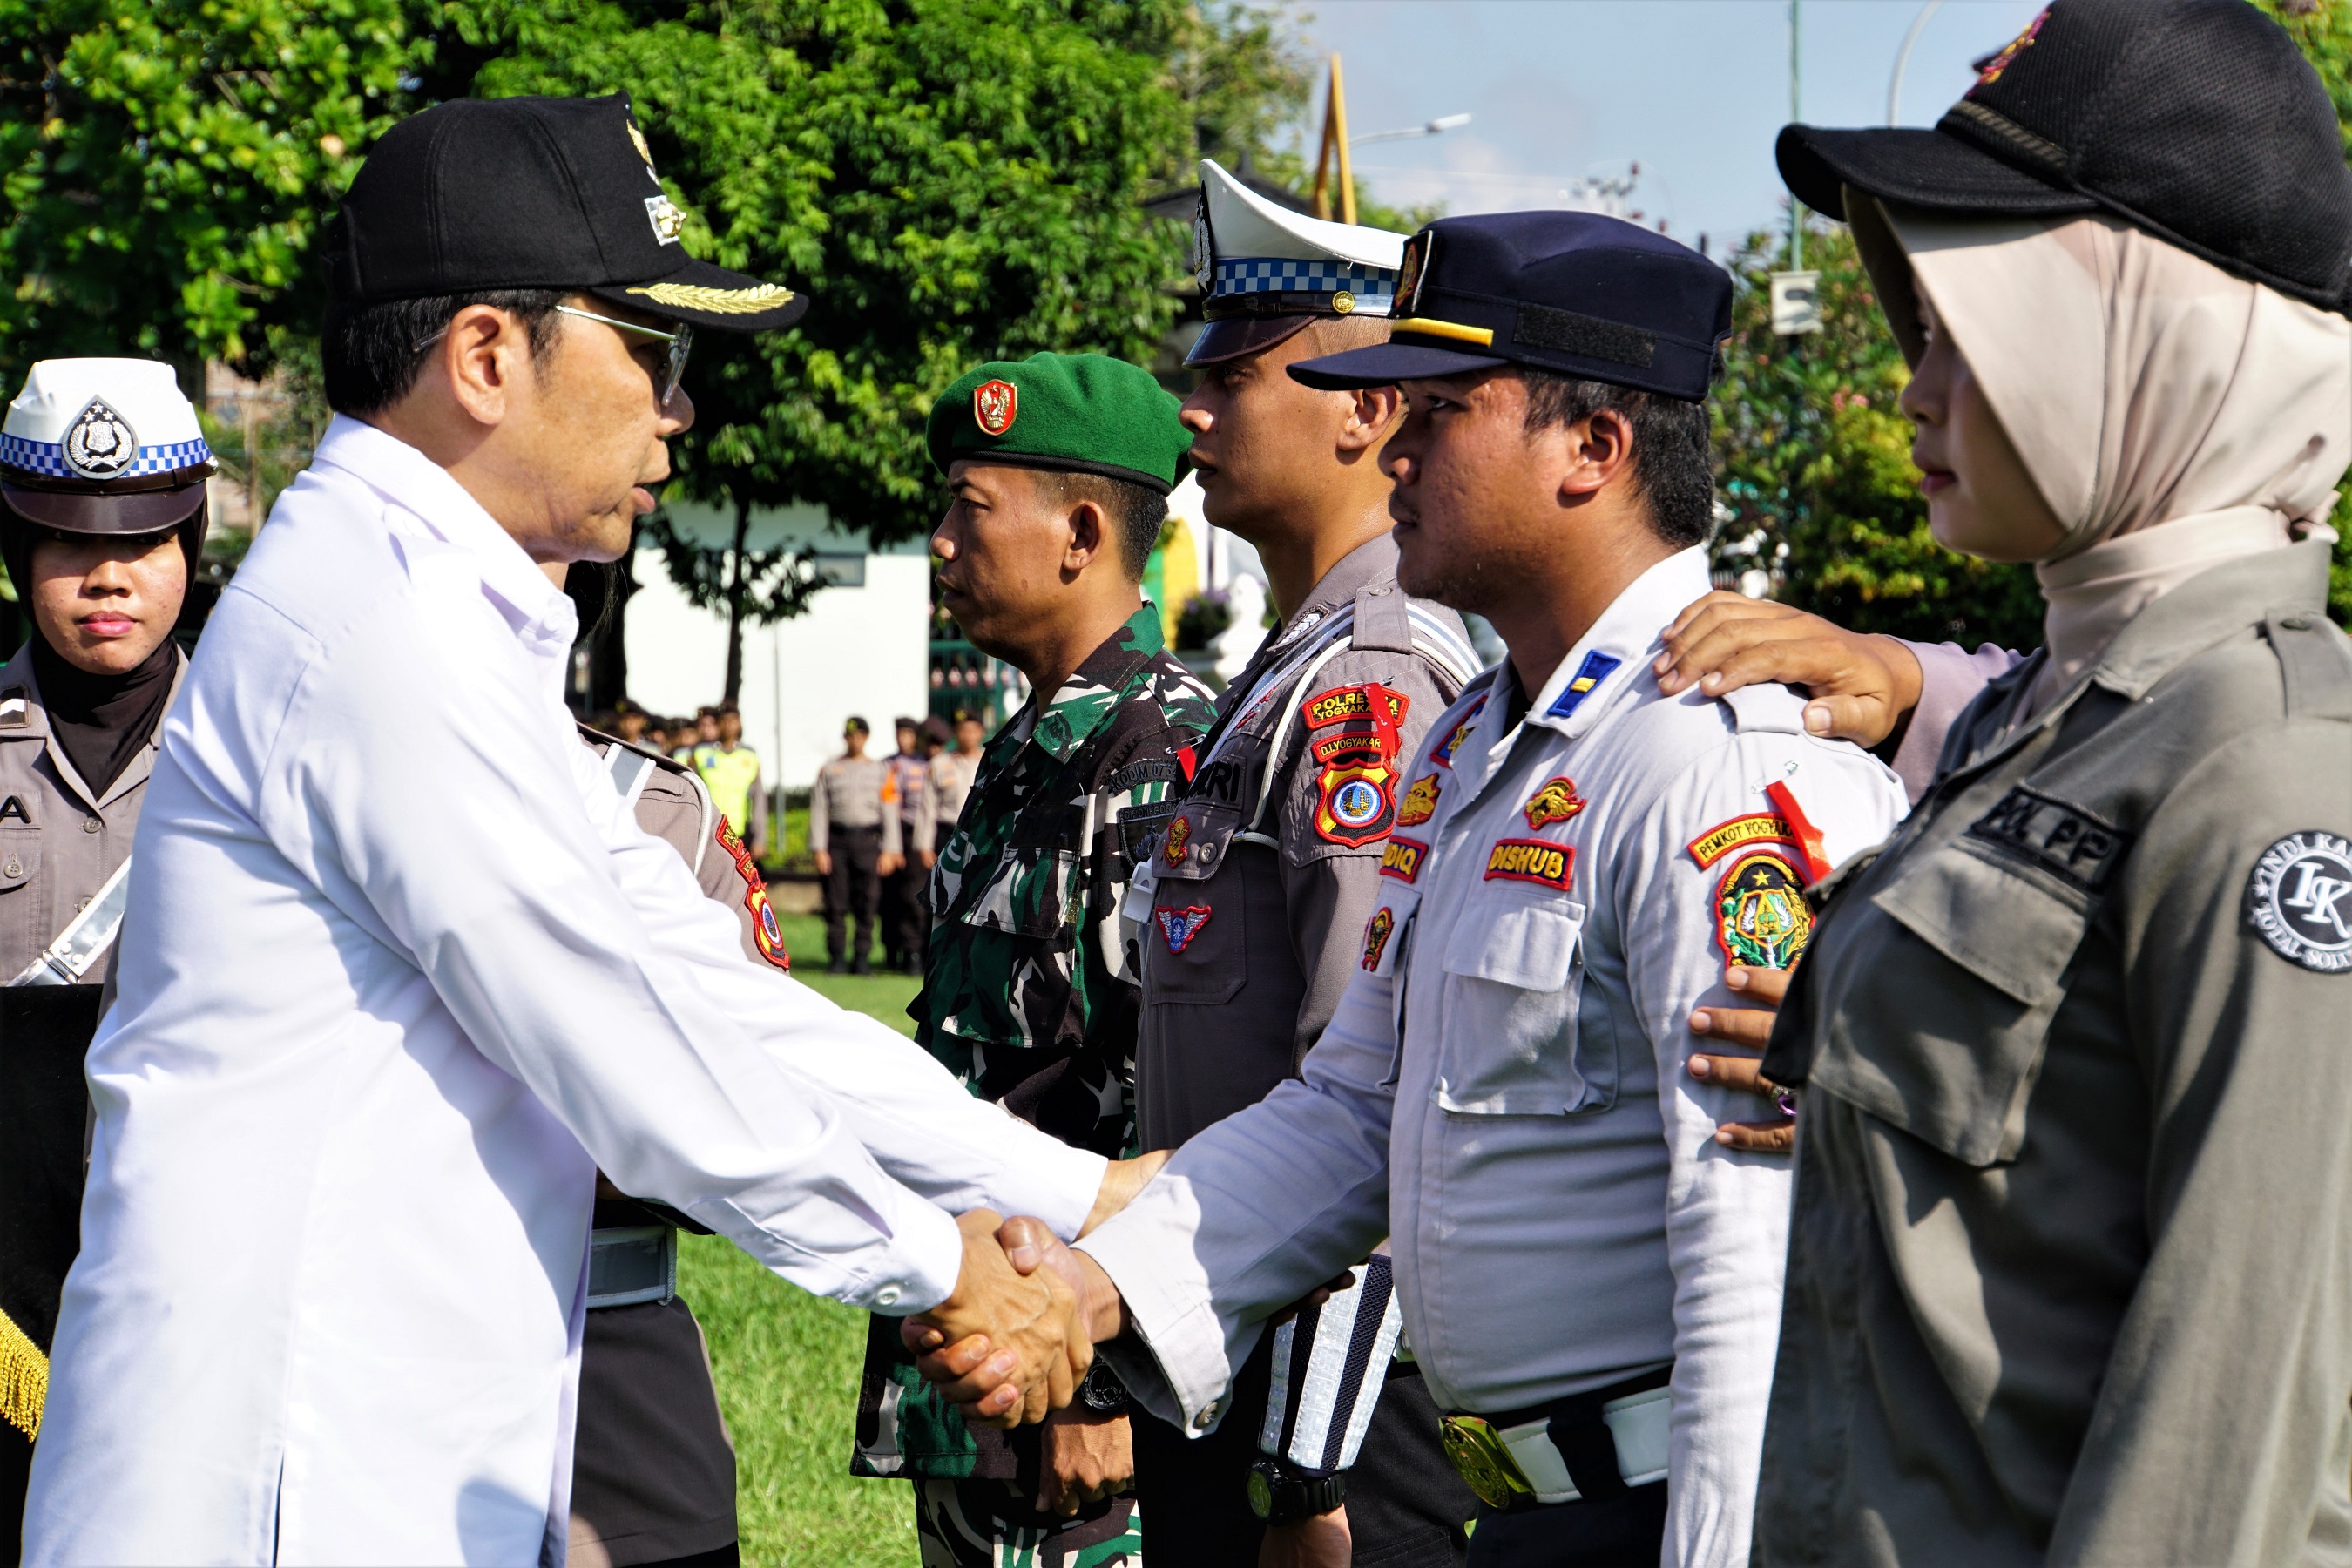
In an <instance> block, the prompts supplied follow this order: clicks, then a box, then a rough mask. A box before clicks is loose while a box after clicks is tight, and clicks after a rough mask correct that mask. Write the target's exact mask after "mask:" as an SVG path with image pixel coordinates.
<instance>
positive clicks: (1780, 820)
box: [1686, 811, 1797, 871]
mask: <svg viewBox="0 0 2352 1568" xmlns="http://www.w3.org/2000/svg"><path fill="white" fill-rule="evenodd" d="M1796 842H1797V830H1796V829H1795V828H1793V827H1790V826H1789V823H1788V819H1787V818H1786V817H1782V816H1774V815H1773V814H1772V813H1770V812H1769V811H1756V812H1750V813H1748V815H1747V816H1735V817H1733V818H1732V819H1731V820H1730V821H1728V822H1718V823H1717V824H1716V825H1715V826H1713V827H1710V828H1708V829H1707V830H1706V832H1705V833H1702V834H1700V835H1699V836H1698V837H1696V838H1694V839H1692V840H1691V841H1690V843H1689V844H1688V845H1687V846H1686V847H1687V848H1688V849H1689V850H1690V856H1691V858H1692V859H1694V860H1696V861H1697V862H1698V868H1699V869H1700V870H1702V871H1705V870H1706V869H1708V868H1711V867H1713V866H1714V864H1715V863H1716V862H1717V860H1720V859H1722V858H1724V857H1725V856H1726V855H1728V854H1730V853H1731V852H1732V851H1733V850H1735V849H1745V848H1747V847H1748V846H1750V845H1752V844H1787V845H1790V846H1792V847H1793V846H1794V845H1795V844H1796Z"/></svg>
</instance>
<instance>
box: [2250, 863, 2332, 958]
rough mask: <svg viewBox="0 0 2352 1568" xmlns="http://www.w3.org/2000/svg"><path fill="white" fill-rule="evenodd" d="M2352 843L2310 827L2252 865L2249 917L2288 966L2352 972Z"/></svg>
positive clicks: (2256, 929) (2264, 939)
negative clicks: (2350, 901) (2351, 898)
mask: <svg viewBox="0 0 2352 1568" xmlns="http://www.w3.org/2000/svg"><path fill="white" fill-rule="evenodd" d="M2348 896H2352V840H2347V839H2344V838H2340V837H2336V835H2335V834H2333V833H2323V832H2321V831H2319V830H2318V829H2317V828H2309V829H2306V830H2305V831H2304V832H2301V833H2290V834H2288V835H2287V836H2286V837H2284V838H2282V839H2280V840H2279V841H2278V842H2277V843H2275V844H2273V845H2272V846H2271V847H2269V848H2267V849H2265V850H2263V853H2262V858H2260V859H2258V860H2256V861H2255V862H2254V869H2253V873H2252V876H2250V877H2248V878H2247V879H2246V919H2247V921H2248V922H2249V923H2251V924H2252V926H2253V928H2254V930H2255V931H2257V932H2258V933H2260V935H2261V936H2262V939H2263V941H2264V942H2268V943H2269V944H2270V948H2271V951H2272V952H2275V953H2277V954H2278V955H2279V956H2280V957H2281V958H2284V959H2285V960H2286V961H2287V962H2288V963H2293V964H2296V965H2299V966H2300V967H2302V968H2305V969H2308V970H2311V971H2313V972H2315V973H2320V974H2342V973H2345V972H2346V971H2347V970H2352V923H2347V917H2352V908H2347V907H2346V906H2347V897H2348Z"/></svg>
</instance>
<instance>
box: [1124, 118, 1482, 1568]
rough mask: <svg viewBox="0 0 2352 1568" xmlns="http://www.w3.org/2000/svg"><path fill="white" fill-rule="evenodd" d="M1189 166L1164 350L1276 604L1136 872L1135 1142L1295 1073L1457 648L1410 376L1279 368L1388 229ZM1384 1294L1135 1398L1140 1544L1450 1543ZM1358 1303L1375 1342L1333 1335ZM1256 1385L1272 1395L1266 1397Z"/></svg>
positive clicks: (1239, 1553)
mask: <svg viewBox="0 0 2352 1568" xmlns="http://www.w3.org/2000/svg"><path fill="white" fill-rule="evenodd" d="M1201 192H1202V213H1201V222H1200V225H1199V227H1198V231H1197V233H1196V236H1195V243H1196V244H1198V245H1199V246H1201V247H1202V256H1201V266H1202V283H1203V284H1204V285H1205V286H1206V287H1207V289H1208V290H1209V295H1208V300H1207V303H1206V306H1205V307H1204V310H1205V313H1206V315H1207V316H1208V325H1207V327H1206V328H1204V329H1203V330H1202V333H1201V335H1200V337H1199V338H1198V339H1197V340H1196V341H1195V342H1194V343H1193V345H1192V353H1191V354H1190V355H1188V356H1187V358H1186V360H1185V363H1187V364H1190V365H1193V366H1197V367H1199V368H1200V370H1201V372H1202V377H1201V384H1200V386H1199V387H1198V388H1197V389H1196V390H1195V391H1194V392H1193V394H1192V396H1191V397H1190V398H1188V399H1187V400H1186V401H1185V404H1184V415H1183V417H1184V423H1185V425H1186V426H1187V427H1188V428H1189V429H1191V430H1192V432H1193V438H1192V466H1193V471H1194V473H1195V474H1196V475H1197V476H1198V478H1199V479H1200V483H1201V490H1202V498H1203V505H1204V507H1205V509H1206V511H1207V515H1208V520H1209V521H1211V522H1213V523H1214V524H1215V525H1216V526H1218V527H1220V528H1223V529H1227V530H1230V531H1233V532H1234V533H1236V534H1238V535H1240V536H1241V537H1242V538H1244V539H1246V540H1248V541H1249V542H1251V543H1252V544H1254V545H1255V546H1256V547H1257V552H1258V556H1259V559H1260V560H1261V561H1263V562H1264V563H1265V569H1266V574H1267V576H1268V578H1269V579H1270V580H1271V582H1272V585H1273V595H1274V602H1275V605H1276V609H1277V610H1279V611H1280V613H1281V615H1282V624H1281V625H1280V626H1276V628H1275V629H1274V630H1273V631H1272V632H1270V633H1269V634H1267V636H1266V638H1265V644H1264V646H1263V647H1260V648H1259V650H1258V652H1257V654H1256V656H1255V658H1252V659H1251V660H1250V662H1249V664H1248V666H1247V667H1246V668H1244V669H1243V670H1242V672H1241V674H1240V675H1239V676H1237V677H1235V679H1234V681H1233V682H1232V683H1231V684H1230V685H1228V686H1227V687H1226V688H1225V690H1224V693H1223V696H1222V697H1221V698H1220V699H1219V700H1218V704H1217V715H1218V716H1217V722H1216V724H1215V726H1214V727H1213V729H1212V730H1211V731H1210V733H1209V735H1208V737H1207V738H1206V739H1205V740H1204V741H1203V742H1202V750H1201V757H1200V764H1199V768H1198V771H1197V772H1196V773H1194V775H1193V777H1192V782H1191V784H1189V785H1188V786H1187V787H1186V788H1185V790H1184V791H1183V793H1182V794H1181V795H1178V796H1174V797H1171V800H1170V802H1169V803H1168V805H1167V807H1166V808H1164V809H1165V811H1166V812H1167V813H1171V814H1172V816H1165V817H1164V818H1163V819H1162V820H1161V821H1160V822H1158V823H1156V824H1154V829H1155V831H1156V832H1157V834H1158V839H1157V848H1158V852H1157V853H1146V854H1145V855H1143V856H1142V857H1140V865H1139V868H1138V870H1137V873H1136V878H1135V882H1134V885H1133V888H1132V889H1131V891H1130V893H1129V915H1130V918H1131V921H1132V922H1134V923H1132V924H1130V926H1129V935H1130V940H1132V941H1134V942H1135V943H1136V948H1137V952H1136V958H1135V962H1136V963H1137V966H1138V970H1139V973H1141V975H1142V976H1143V1021H1142V1030H1141V1036H1140V1039H1139V1044H1138V1049H1137V1057H1136V1085H1135V1093H1136V1106H1137V1117H1138V1120H1139V1123H1140V1127H1141V1140H1140V1142H1141V1146H1142V1147H1144V1148H1147V1149H1170V1148H1174V1147H1176V1146H1177V1145H1179V1144H1181V1143H1182V1142H1184V1141H1185V1140H1187V1139H1189V1138H1191V1137H1192V1135H1193V1134H1194V1133H1196V1132H1199V1131H1201V1130H1202V1128H1205V1127H1207V1126H1208V1125H1210V1124H1211V1123H1212V1122H1214V1121H1219V1120H1221V1119H1223V1117H1225V1116H1227V1115H1230V1114H1231V1113H1232V1112H1234V1111H1236V1110H1241V1109H1243V1108H1244V1106H1248V1105H1252V1104H1255V1102H1256V1101H1257V1100H1261V1099H1263V1098H1264V1097H1265V1094H1266V1093H1267V1091H1269V1090H1270V1089H1273V1088H1274V1086H1275V1085H1276V1084H1278V1083H1281V1082H1283V1081H1284V1080H1285V1079H1292V1078H1295V1077H1297V1070H1298V1063H1299V1061H1300V1060H1301V1059H1302V1058H1304V1057H1305V1056H1306V1054H1307V1050H1308V1049H1309V1048H1310V1047H1312V1046H1313V1045H1314V1044H1315V1041H1316V1040H1317V1038H1318V1037H1320V1036H1321V1034H1322V1033H1323V1026H1325V1025H1326V1024H1328V1023H1329V1022H1330V1021H1331V1011H1332V1009H1333V1008H1334V1007H1335V1006H1336V1005H1338V1004H1339V994H1340V993H1341V992H1342V991H1344V990H1345V989H1346V988H1347V984H1348V980H1349V976H1350V975H1352V974H1354V973H1356V960H1357V958H1358V956H1359V955H1360V952H1362V942H1363V931H1364V922H1365V921H1367V920H1369V919H1370V917H1371V913H1372V910H1373V908H1374V907H1375V906H1376V905H1377V904H1378V903H1379V901H1380V883H1381V874H1380V873H1381V857H1382V854H1383V852H1384V850H1385V849H1386V847H1387V845H1388V841H1389V834H1390V831H1391V828H1400V829H1402V830H1405V831H1413V830H1416V829H1417V828H1418V826H1419V825H1420V824H1422V823H1423V822H1426V821H1427V820H1428V818H1429V815H1430V812H1429V809H1428V806H1427V804H1426V803H1425V802H1411V801H1402V800H1400V798H1399V796H1400V794H1401V789H1400V779H1399V775H1400V774H1401V773H1402V771H1403V768H1404V765H1405V759H1406V758H1407V757H1410V756H1411V755H1412V753H1413V752H1416V751H1418V750H1419V749H1420V746H1421V743H1422V741H1423V737H1425V736H1426V735H1427V733H1428V731H1429V726H1430V725H1431V724H1432V723H1433V722H1434V721H1435V720H1436V718H1437V716H1438V714H1440V713H1442V712H1443V711H1444V710H1445V708H1446V707H1447V705H1448V704H1450V703H1451V702H1452V701H1453V700H1454V698H1455V697H1456V696H1457V695H1458V694H1459V693H1460V692H1461V690H1462V688H1463V685H1464V683H1465V682H1466V681H1467V680H1469V679H1470V678H1471V676H1472V675H1474V674H1475V673H1476V671H1477V668H1478V659H1477V657H1476V655H1475V654H1474V653H1473V652H1472V650H1471V647H1470V645H1469V641H1468V639H1467V637H1466V636H1465V633H1464V631H1463V626H1462V619H1461V617H1460V616H1457V615H1455V614H1454V612H1453V611H1452V610H1449V609H1445V608H1444V607H1443V606H1441V605H1433V604H1424V603H1419V602H1416V601H1414V600H1412V599H1409V598H1408V597H1406V595H1405V594H1404V592H1403V591H1402V589H1400V588H1399V587H1398V586H1397V582H1396V558H1397V551H1396V544H1395V542H1393V541H1392V540H1391V538H1390V536H1389V529H1390V521H1391V520H1390V518H1389V510H1388V500H1389V490H1390V485H1389V480H1388V476H1387V475H1385V474H1383V473H1382V472H1381V469H1380V463H1379V459H1380V453H1381V446H1382V444H1383V443H1384V442H1385V441H1386V440H1387V439H1388V437H1390V436H1391V434H1392V433H1393V432H1394V431H1395V429H1396V427H1397V425H1398V423H1399V422H1400V421H1401V419H1402V416H1403V411H1404V403H1403V397H1402V394H1400V393H1399V392H1398V390H1397V389H1396V388H1395V387H1393V386H1370V387H1361V388H1356V389H1351V390H1349V391H1346V392H1318V391H1316V390H1313V389H1311V388H1309V387H1306V386H1302V385H1300V384H1298V383H1297V382H1296V381H1293V380H1292V379H1291V378H1290V377H1289V376H1288V375H1286V374H1284V371H1285V369H1286V366H1288V365H1290V364H1292V363H1296V362H1297V361H1299V360H1304V359H1312V358H1314V357H1316V356H1318V355H1320V354H1328V353H1339V352H1340V351H1342V350H1346V349H1351V348H1360V347H1362V346H1364V345H1365V344H1368V343H1377V342H1383V341H1385V340H1386V339H1387V337H1388V315H1389V310H1390V307H1391V303H1392V302H1393V300H1394V299H1395V293H1396V284H1397V268H1398V267H1399V265H1400V264H1401V262H1402V255H1403V250H1404V237H1403V236H1402V235H1395V234H1386V233H1382V232H1381V231H1380V230H1378V229H1369V228H1359V227H1351V226H1347V225H1342V224H1334V223H1322V222H1318V221H1317V220H1316V219H1314V218H1309V217H1302V216H1298V215H1297V214H1296V213H1291V212H1288V211H1286V210H1284V209H1283V208H1281V207H1278V206H1276V205H1274V204H1273V203H1271V202H1268V201H1266V200H1265V198H1263V197H1261V196H1259V195H1255V193H1254V192H1252V191H1250V190H1249V189H1248V188H1247V187H1246V186H1244V185H1243V184H1241V183H1240V182H1239V181H1238V180H1235V179H1234V177H1233V176H1232V175H1230V174H1227V173H1225V171H1224V170H1223V169H1221V168H1219V167H1218V166H1217V165H1216V164H1215V163H1207V162H1204V163H1202V165H1201ZM1269 275H1272V276H1271V278H1270V277H1269ZM1400 811H1402V813H1403V814H1404V815H1403V816H1402V817H1400V816H1399V813H1400ZM1397 1321H1398V1310H1397V1306H1396V1302H1395V1300H1394V1296H1393V1293H1392V1292H1391V1289H1390V1275H1389V1259H1388V1258H1387V1257H1386V1256H1384V1255H1383V1256H1379V1257H1377V1258H1375V1260H1374V1262H1373V1264H1372V1265H1371V1267H1370V1268H1369V1269H1368V1271H1367V1273H1366V1274H1365V1277H1364V1279H1363V1280H1362V1281H1361V1283H1360V1286H1359V1287H1358V1288H1355V1289H1349V1290H1345V1291H1342V1292H1340V1293H1339V1295H1337V1296H1335V1297H1334V1298H1333V1299H1332V1300H1330V1301H1328V1302H1327V1303H1325V1304H1323V1305H1322V1306H1320V1307H1312V1308H1309V1309H1307V1310H1306V1311H1304V1312H1302V1313H1301V1314H1300V1315H1299V1317H1298V1319H1297V1321H1295V1322H1294V1323H1290V1324H1286V1325H1284V1326H1283V1327H1282V1328H1280V1329H1279V1330H1277V1331H1275V1332H1273V1333H1270V1334H1268V1335H1266V1336H1265V1340H1264V1341H1263V1342H1261V1343H1260V1344H1259V1347H1258V1349H1257V1351H1256V1352H1255V1354H1254V1355H1253V1356H1252V1358H1251V1361H1250V1363H1249V1364H1248V1365H1247V1366H1246V1367H1244V1369H1243V1373H1242V1377H1241V1379H1240V1382H1239V1384H1237V1392H1236V1394H1235V1405H1234V1409H1233V1411H1232V1412H1231V1413H1230V1414H1229V1415H1227V1416H1226V1418H1225V1419H1224V1421H1223V1423H1222V1424H1220V1426H1218V1428H1217V1431H1216V1433H1215V1434H1214V1435H1213V1436H1210V1437H1207V1438H1204V1439H1202V1441H1200V1442H1197V1443H1195V1442H1188V1441H1187V1440H1186V1434H1185V1433H1183V1432H1182V1431H1181V1430H1179V1429H1178V1428H1176V1427H1174V1426H1170V1425H1169V1424H1167V1423H1166V1422H1164V1421H1161V1420H1160V1419H1158V1418H1157V1417H1154V1416H1150V1415H1146V1416H1143V1417H1141V1418H1140V1419H1139V1421H1138V1423H1137V1427H1136V1444H1137V1449H1138V1464H1137V1471H1136V1474H1137V1481H1138V1496H1139V1500H1140V1501H1141V1502H1142V1504H1143V1508H1144V1512H1145V1516H1146V1517H1147V1518H1149V1519H1150V1521H1151V1557H1152V1562H1153V1563H1154V1564H1155V1565H1156V1568H1192V1565H1201V1568H1218V1565H1221V1564H1225V1563H1250V1562H1252V1561H1258V1562H1262V1563H1266V1564H1268V1565H1269V1568H1272V1565H1275V1564H1282V1565H1288V1564H1292V1563H1298V1564H1306V1563H1316V1564H1332V1565H1336V1568H1345V1564H1347V1563H1349V1561H1350V1545H1351V1542H1350V1537H1351V1536H1352V1538H1353V1540H1352V1547H1353V1554H1352V1560H1353V1561H1354V1562H1356V1563H1363V1564H1387V1565H1397V1568H1402V1565H1403V1564H1408V1563H1412V1564H1420V1563H1453V1562H1458V1561H1459V1560H1460V1558H1461V1556H1462V1553H1463V1552H1464V1551H1465V1548H1466V1544H1467V1542H1466V1537H1465V1535H1464V1532H1463V1525H1464V1523H1465V1521H1467V1520H1468V1519H1469V1517H1470V1515H1471V1513H1472V1512H1473V1511H1474V1510H1475V1508H1476V1506H1477V1504H1476V1500H1475V1498H1474V1497H1473V1496H1472V1495H1471V1493H1470V1490H1469V1489H1468V1488H1467V1487H1465V1486H1464V1485H1463V1484H1462V1481H1461V1479H1460V1478H1459V1477H1457V1476H1456V1475H1455V1474H1454V1469H1453V1467H1452V1466H1451V1465H1449V1464H1448V1463H1447V1462H1446V1459H1445V1454H1444V1447H1442V1445H1441V1443H1440V1440H1439V1412H1438V1410H1437V1407H1436V1406H1435V1405H1433V1403H1431V1401H1430V1397H1429V1394H1427V1392H1426V1391H1425V1390H1424V1389H1423V1387H1422V1384H1421V1379H1420V1376H1419V1367H1418V1365H1417V1363H1414V1362H1413V1361H1412V1360H1411V1359H1410V1355H1409V1353H1408V1355H1406V1356H1405V1357H1402V1358H1400V1357H1396V1356H1392V1355H1391V1354H1390V1353H1389V1352H1390V1348H1391V1346H1394V1345H1395V1343H1396V1339H1397ZM1360 1333H1361V1338H1362V1340H1363V1341H1364V1342H1366V1343H1368V1344H1369V1345H1370V1353H1369V1354H1363V1355H1356V1356H1351V1355H1350V1350H1351V1347H1353V1346H1354V1345H1355V1344H1356V1343H1357V1342H1358V1340H1359V1337H1360ZM1316 1365H1321V1366H1326V1367H1328V1368H1334V1369H1337V1368H1345V1369H1347V1373H1346V1375H1339V1374H1338V1373H1332V1374H1330V1375H1324V1376H1315V1377H1310V1376H1309V1375H1308V1368H1309V1367H1310V1366H1316ZM1273 1386H1279V1387H1280V1388H1282V1389H1283V1390H1284V1394H1285V1397H1284V1399H1283V1401H1282V1402H1281V1403H1279V1404H1278V1405H1276V1406H1275V1407H1274V1408H1271V1409H1268V1408H1267V1407H1266V1393H1267V1391H1268V1389H1269V1388H1270V1387H1273ZM1384 1390H1385V1394H1384V1393H1383V1391H1384ZM1269 1434H1270V1435H1271V1436H1269ZM1359 1442H1360V1443H1361V1446H1362V1454H1361V1458H1359V1456H1358V1452H1357V1450H1358V1444H1359ZM1351 1469H1353V1470H1354V1471H1355V1472H1356V1474H1355V1477H1354V1479H1352V1480H1351V1479H1350V1477H1349V1471H1350V1470H1351ZM1253 1481H1255V1485H1253V1484H1252V1483H1253ZM1261 1537H1263V1538H1264V1541H1263V1546H1262V1547H1261V1540H1260V1538H1261Z"/></svg>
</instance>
